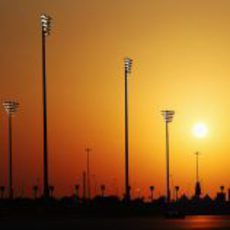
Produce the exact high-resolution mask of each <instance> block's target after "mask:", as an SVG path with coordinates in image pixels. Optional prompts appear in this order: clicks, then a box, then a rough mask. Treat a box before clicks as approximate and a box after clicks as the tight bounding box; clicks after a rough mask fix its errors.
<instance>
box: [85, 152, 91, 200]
mask: <svg viewBox="0 0 230 230" xmlns="http://www.w3.org/2000/svg"><path fill="white" fill-rule="evenodd" d="M86 152H87V185H88V186H87V187H88V199H89V200H90V198H91V190H90V167H89V152H90V149H86Z"/></svg>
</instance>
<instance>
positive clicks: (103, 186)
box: [101, 184, 105, 197]
mask: <svg viewBox="0 0 230 230" xmlns="http://www.w3.org/2000/svg"><path fill="white" fill-rule="evenodd" d="M101 196H102V197H104V196H105V185H104V184H102V185H101Z"/></svg>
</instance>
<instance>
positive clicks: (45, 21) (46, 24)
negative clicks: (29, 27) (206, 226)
mask: <svg viewBox="0 0 230 230" xmlns="http://www.w3.org/2000/svg"><path fill="white" fill-rule="evenodd" d="M40 20H41V32H42V92H43V196H44V198H49V180H48V146H47V93H46V37H47V36H48V35H49V34H50V27H51V17H50V16H48V15H46V14H42V15H41V16H40Z"/></svg>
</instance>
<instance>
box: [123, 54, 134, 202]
mask: <svg viewBox="0 0 230 230" xmlns="http://www.w3.org/2000/svg"><path fill="white" fill-rule="evenodd" d="M132 62H133V60H132V59H130V58H128V57H126V58H125V59H124V64H125V197H124V198H125V201H126V202H128V201H130V198H131V197H130V184H129V124H128V75H129V74H130V73H131V69H132Z"/></svg>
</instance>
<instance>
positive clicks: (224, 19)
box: [0, 0, 230, 197]
mask: <svg viewBox="0 0 230 230" xmlns="http://www.w3.org/2000/svg"><path fill="white" fill-rule="evenodd" d="M229 11H230V1H228V0H173V1H172V0H49V1H47V0H46V1H45V0H33V1H30V0H0V27H1V36H0V47H1V56H0V73H1V74H0V75H1V83H0V92H1V93H0V101H1V103H2V102H3V101H4V100H7V99H16V100H17V101H19V102H20V109H19V112H18V113H17V115H16V116H15V117H14V176H15V177H14V182H15V190H16V193H17V194H20V193H22V192H23V190H24V191H25V192H26V194H31V188H32V186H33V185H34V184H35V183H36V180H37V179H39V181H40V184H41V183H42V91H41V90H42V88H41V87H42V81H41V80H42V78H41V77H42V74H41V32H40V21H39V16H40V13H42V12H47V13H48V14H49V15H50V16H52V17H53V26H52V33H51V36H50V37H48V39H47V46H48V48H47V65H48V67H47V71H48V72H47V84H48V134H49V135H48V144H49V163H50V168H49V174H50V183H51V184H54V185H55V187H56V191H55V192H56V194H57V195H58V196H60V195H63V194H68V195H69V194H71V193H72V190H73V185H74V184H76V183H81V175H82V171H83V170H84V169H85V161H86V154H85V151H84V149H85V147H86V146H89V147H91V148H92V149H93V151H92V153H91V163H92V164H91V165H92V169H91V171H92V178H93V180H92V190H93V193H95V184H98V185H99V184H102V183H105V184H107V187H108V189H107V190H108V192H109V193H117V190H118V193H119V194H120V195H121V194H122V192H123V184H124V174H123V172H124V105H123V104H124V103H123V96H124V94H123V90H124V84H123V83H124V81H123V80H124V78H123V58H124V57H125V56H129V57H131V58H133V59H134V62H133V71H132V74H131V75H130V78H129V93H130V94H129V96H130V97H129V102H130V103H129V106H130V107H129V108H130V123H129V125H130V176H131V186H132V188H133V190H132V193H133V196H134V197H135V196H137V191H138V188H140V189H141V193H142V194H144V195H146V194H147V192H148V187H149V185H152V184H153V185H155V187H156V195H159V194H163V193H164V191H165V150H164V122H163V119H162V117H161V114H160V110H162V109H174V110H175V111H176V115H175V119H174V121H173V123H171V124H170V138H171V175H172V176H171V178H172V184H173V185H180V187H181V192H182V193H184V192H185V193H186V194H188V195H191V194H192V193H193V191H194V180H195V156H194V152H195V151H200V152H201V156H200V165H201V175H200V177H201V182H202V187H203V190H204V193H209V194H211V195H214V193H215V192H216V190H218V189H219V186H220V185H222V184H223V185H225V187H230V180H229V175H230V167H229V165H230V142H229V140H230V119H229V117H230V100H229V98H230V90H229V89H230V29H229V25H230V14H229ZM200 121H202V122H204V123H206V125H207V126H208V135H207V137H206V138H204V139H197V138H195V137H194V136H193V134H192V132H191V129H192V126H193V124H195V123H197V122H200ZM0 134H1V135H0V137H1V138H0V183H1V184H7V116H6V113H5V112H4V110H3V108H2V109H1V110H0ZM117 188H118V189H117Z"/></svg>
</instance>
